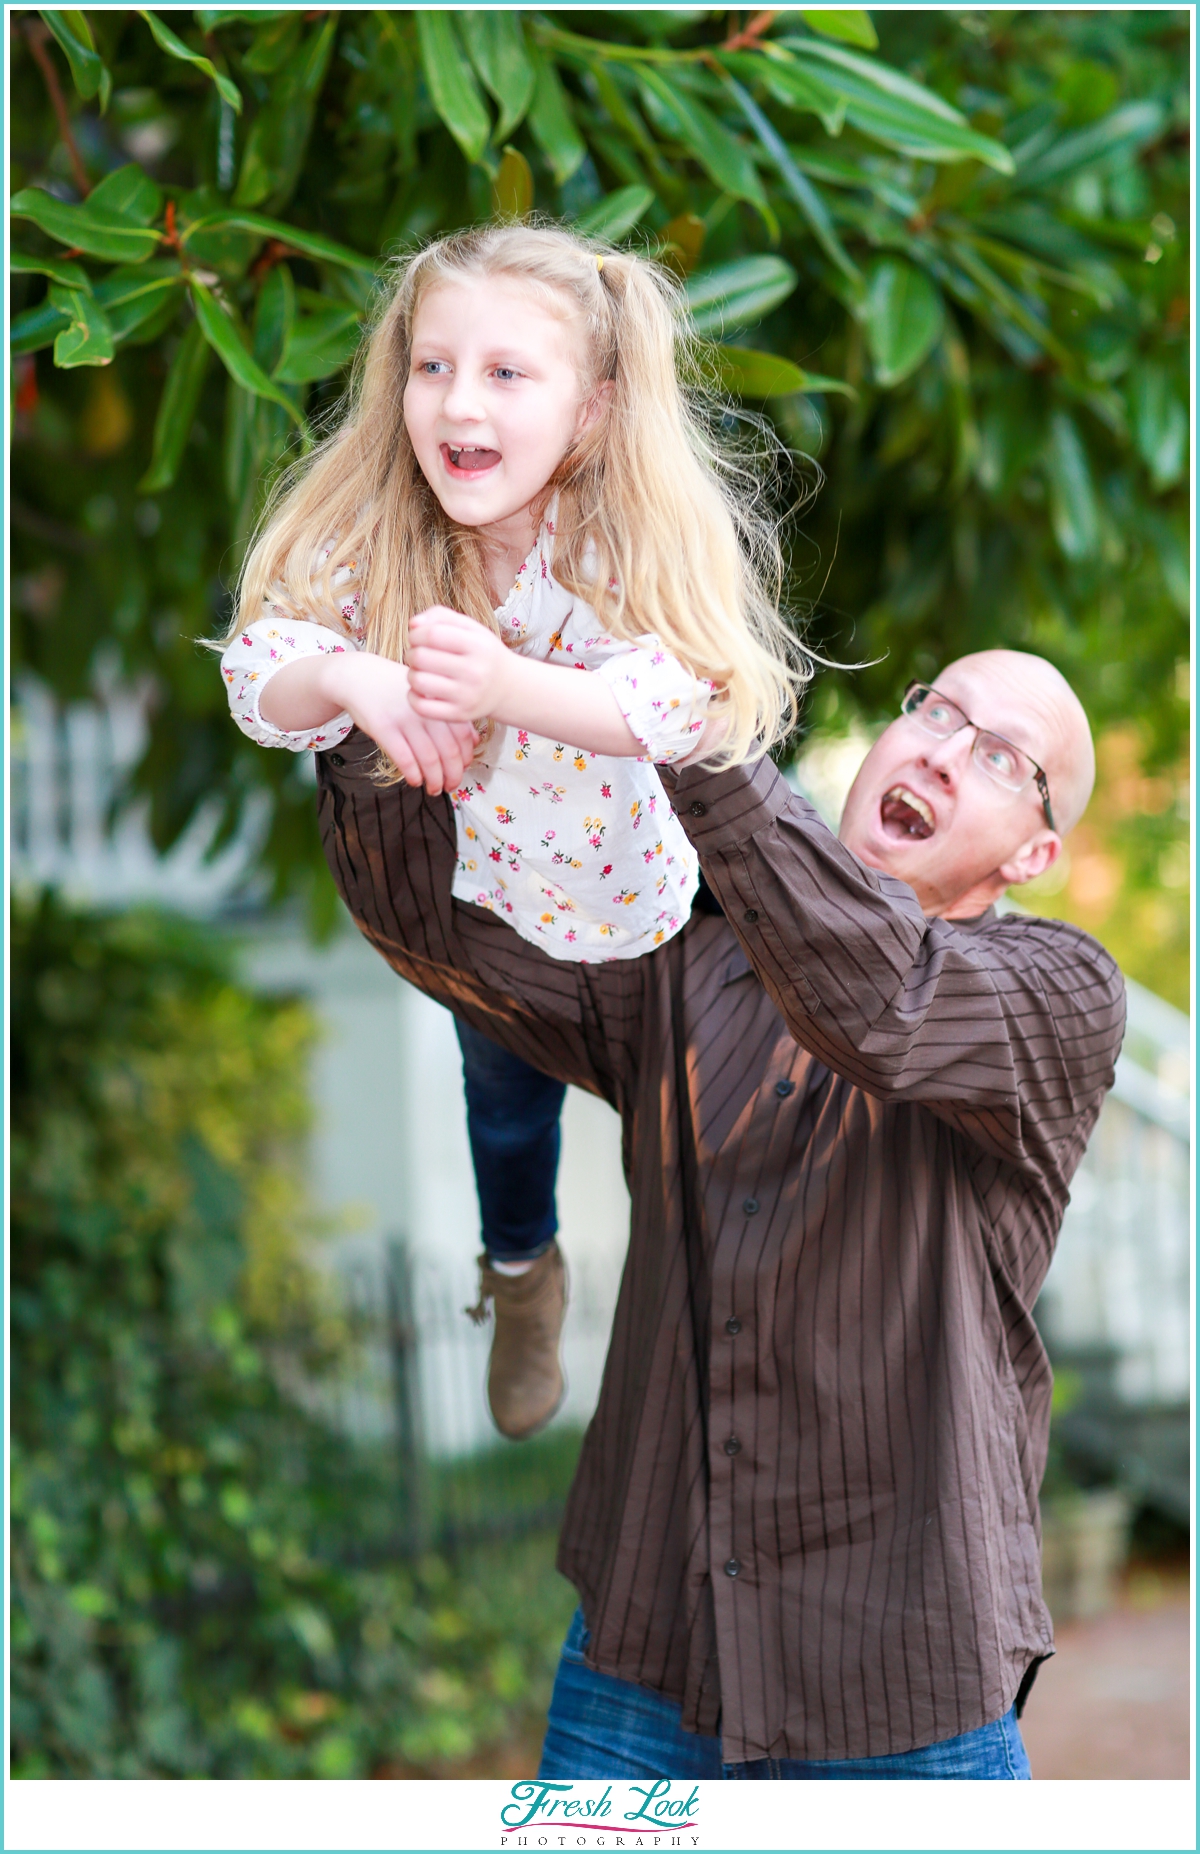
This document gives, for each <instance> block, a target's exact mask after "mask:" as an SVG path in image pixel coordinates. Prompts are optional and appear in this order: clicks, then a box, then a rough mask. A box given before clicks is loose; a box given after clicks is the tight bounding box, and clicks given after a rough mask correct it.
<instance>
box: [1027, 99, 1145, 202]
mask: <svg viewBox="0 0 1200 1854" xmlns="http://www.w3.org/2000/svg"><path fill="white" fill-rule="evenodd" d="M1163 123H1164V113H1163V107H1162V104H1161V103H1158V102H1156V101H1155V100H1154V99H1152V98H1146V99H1144V100H1142V101H1139V102H1136V103H1123V104H1122V105H1121V107H1120V108H1119V109H1115V110H1113V111H1112V112H1111V114H1110V115H1107V116H1104V117H1102V118H1101V120H1100V121H1099V122H1091V123H1089V124H1088V126H1087V128H1086V129H1076V130H1075V131H1074V133H1073V134H1071V135H1063V136H1060V137H1059V139H1058V140H1057V141H1054V142H1051V143H1050V145H1049V146H1048V147H1045V148H1043V149H1042V150H1041V151H1040V152H1039V153H1037V154H1035V155H1033V156H1032V158H1031V159H1029V160H1027V161H1022V162H1021V165H1020V168H1019V172H1018V180H1019V183H1020V185H1021V186H1022V187H1046V186H1058V185H1060V184H1061V183H1062V182H1063V181H1064V180H1068V179H1069V178H1070V177H1071V175H1072V174H1077V173H1078V172H1079V170H1080V168H1083V167H1089V166H1090V165H1091V164H1092V163H1093V162H1094V161H1101V160H1111V158H1112V157H1113V155H1115V154H1117V153H1119V152H1120V151H1121V150H1122V149H1127V150H1132V149H1136V148H1144V147H1145V145H1146V143H1147V142H1152V141H1153V140H1154V139H1155V137H1156V136H1157V135H1159V134H1161V132H1162V128H1163Z"/></svg>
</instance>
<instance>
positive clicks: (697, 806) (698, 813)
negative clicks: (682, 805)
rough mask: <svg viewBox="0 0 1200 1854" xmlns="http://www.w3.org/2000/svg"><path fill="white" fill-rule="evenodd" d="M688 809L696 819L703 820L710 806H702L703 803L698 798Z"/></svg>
mask: <svg viewBox="0 0 1200 1854" xmlns="http://www.w3.org/2000/svg"><path fill="white" fill-rule="evenodd" d="M688 809H689V811H690V812H691V814H692V816H693V817H694V818H702V817H703V816H704V813H705V812H706V811H707V810H708V806H707V805H705V804H702V803H701V801H700V800H699V799H698V798H696V799H693V801H692V803H691V804H690V805H689V806H688Z"/></svg>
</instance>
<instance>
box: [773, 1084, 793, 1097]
mask: <svg viewBox="0 0 1200 1854" xmlns="http://www.w3.org/2000/svg"><path fill="white" fill-rule="evenodd" d="M775 1092H776V1094H777V1095H778V1096H779V1098H780V1100H781V1101H786V1100H787V1098H788V1096H789V1094H795V1092H796V1084H795V1082H792V1081H781V1082H776V1083H775Z"/></svg>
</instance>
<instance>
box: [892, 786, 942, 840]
mask: <svg viewBox="0 0 1200 1854" xmlns="http://www.w3.org/2000/svg"><path fill="white" fill-rule="evenodd" d="M879 820H880V823H881V824H882V825H883V828H884V832H885V834H886V835H887V836H889V837H890V838H891V839H892V841H893V842H894V843H900V842H902V841H903V840H904V839H905V838H906V837H915V838H917V839H918V840H920V839H922V838H924V837H932V835H933V833H934V829H935V828H936V826H935V823H934V816H933V812H932V811H931V810H930V808H929V806H928V805H927V804H926V803H925V800H924V799H923V798H918V796H917V794H916V793H915V792H910V791H909V789H908V787H907V786H906V785H894V786H893V787H892V789H891V791H890V792H885V793H884V795H883V799H882V802H881V804H880V806H879Z"/></svg>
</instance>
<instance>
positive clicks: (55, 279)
mask: <svg viewBox="0 0 1200 1854" xmlns="http://www.w3.org/2000/svg"><path fill="white" fill-rule="evenodd" d="M8 268H9V269H10V270H11V271H12V272H13V273H14V274H15V275H16V276H26V277H49V279H50V281H51V283H61V284H62V286H63V288H64V290H82V291H83V293H84V295H85V296H86V295H88V294H89V292H90V291H91V287H92V280H91V278H90V277H89V276H88V274H87V272H86V271H85V270H83V269H82V268H81V267H80V266H79V265H78V264H72V262H71V260H70V258H55V257H48V258H40V257H30V255H29V253H28V252H27V251H10V252H9V256H8Z"/></svg>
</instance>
